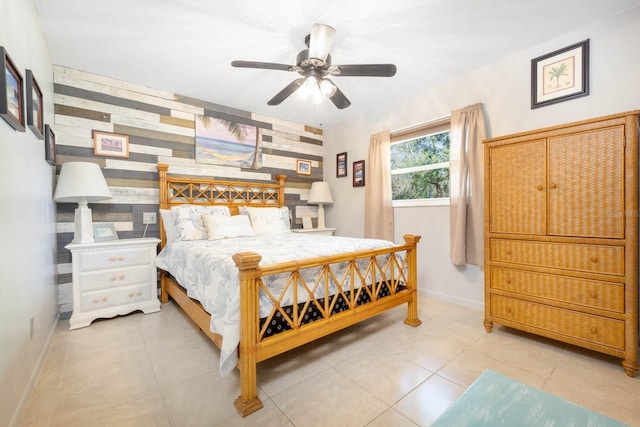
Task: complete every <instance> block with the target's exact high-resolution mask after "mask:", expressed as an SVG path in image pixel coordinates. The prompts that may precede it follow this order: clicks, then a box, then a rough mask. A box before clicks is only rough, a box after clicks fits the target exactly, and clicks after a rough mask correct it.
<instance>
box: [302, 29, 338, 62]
mask: <svg viewBox="0 0 640 427" xmlns="http://www.w3.org/2000/svg"><path fill="white" fill-rule="evenodd" d="M335 34H336V30H334V29H333V28H332V27H330V26H328V25H324V24H313V26H312V27H311V38H310V40H309V58H311V59H318V60H320V61H322V62H323V63H324V62H325V61H326V60H327V55H328V54H329V50H331V44H332V43H333V37H334V36H335Z"/></svg>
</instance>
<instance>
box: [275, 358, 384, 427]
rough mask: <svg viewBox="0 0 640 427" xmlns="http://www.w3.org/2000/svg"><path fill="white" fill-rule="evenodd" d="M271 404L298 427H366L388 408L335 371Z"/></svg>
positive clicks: (318, 377) (280, 397) (330, 371)
mask: <svg viewBox="0 0 640 427" xmlns="http://www.w3.org/2000/svg"><path fill="white" fill-rule="evenodd" d="M272 400H273V401H274V403H275V404H276V405H277V406H278V407H279V408H280V409H281V410H282V412H284V413H285V414H286V415H287V417H288V418H289V420H291V422H292V423H293V425H295V426H297V427H306V426H330V427H342V426H344V427H352V426H364V425H366V424H368V423H369V422H371V421H373V420H374V419H375V418H377V417H378V416H379V415H380V414H382V413H383V412H384V411H385V410H387V408H388V407H387V405H385V404H384V403H382V402H381V401H380V400H378V399H376V398H375V397H374V396H373V395H371V394H370V393H368V392H367V391H366V390H365V389H363V388H361V387H360V386H358V385H356V384H355V383H353V381H351V380H349V379H348V378H346V377H345V376H344V375H342V374H340V373H339V372H338V371H336V370H335V369H333V368H332V369H329V370H327V371H325V372H323V373H321V374H319V375H317V376H315V377H313V378H309V379H307V380H305V381H303V382H301V383H300V384H298V385H296V386H294V387H291V388H289V389H287V390H285V391H283V392H282V393H280V394H278V395H276V396H274V397H272Z"/></svg>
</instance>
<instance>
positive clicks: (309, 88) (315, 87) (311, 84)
mask: <svg viewBox="0 0 640 427" xmlns="http://www.w3.org/2000/svg"><path fill="white" fill-rule="evenodd" d="M298 95H299V96H300V98H302V99H304V100H305V101H311V102H313V103H314V104H319V103H320V102H321V101H322V90H321V89H320V85H319V84H318V80H317V78H316V77H314V76H309V77H307V78H306V79H305V81H304V83H302V85H301V86H300V89H298Z"/></svg>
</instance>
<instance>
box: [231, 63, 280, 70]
mask: <svg viewBox="0 0 640 427" xmlns="http://www.w3.org/2000/svg"><path fill="white" fill-rule="evenodd" d="M231 66H233V67H240V68H260V69H266V70H282V71H293V70H291V68H293V65H287V64H274V63H273V62H255V61H232V62H231Z"/></svg>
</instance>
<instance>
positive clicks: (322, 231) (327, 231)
mask: <svg viewBox="0 0 640 427" xmlns="http://www.w3.org/2000/svg"><path fill="white" fill-rule="evenodd" d="M291 231H293V232H294V233H313V234H317V235H319V236H333V232H334V231H336V229H335V228H292V229H291Z"/></svg>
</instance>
